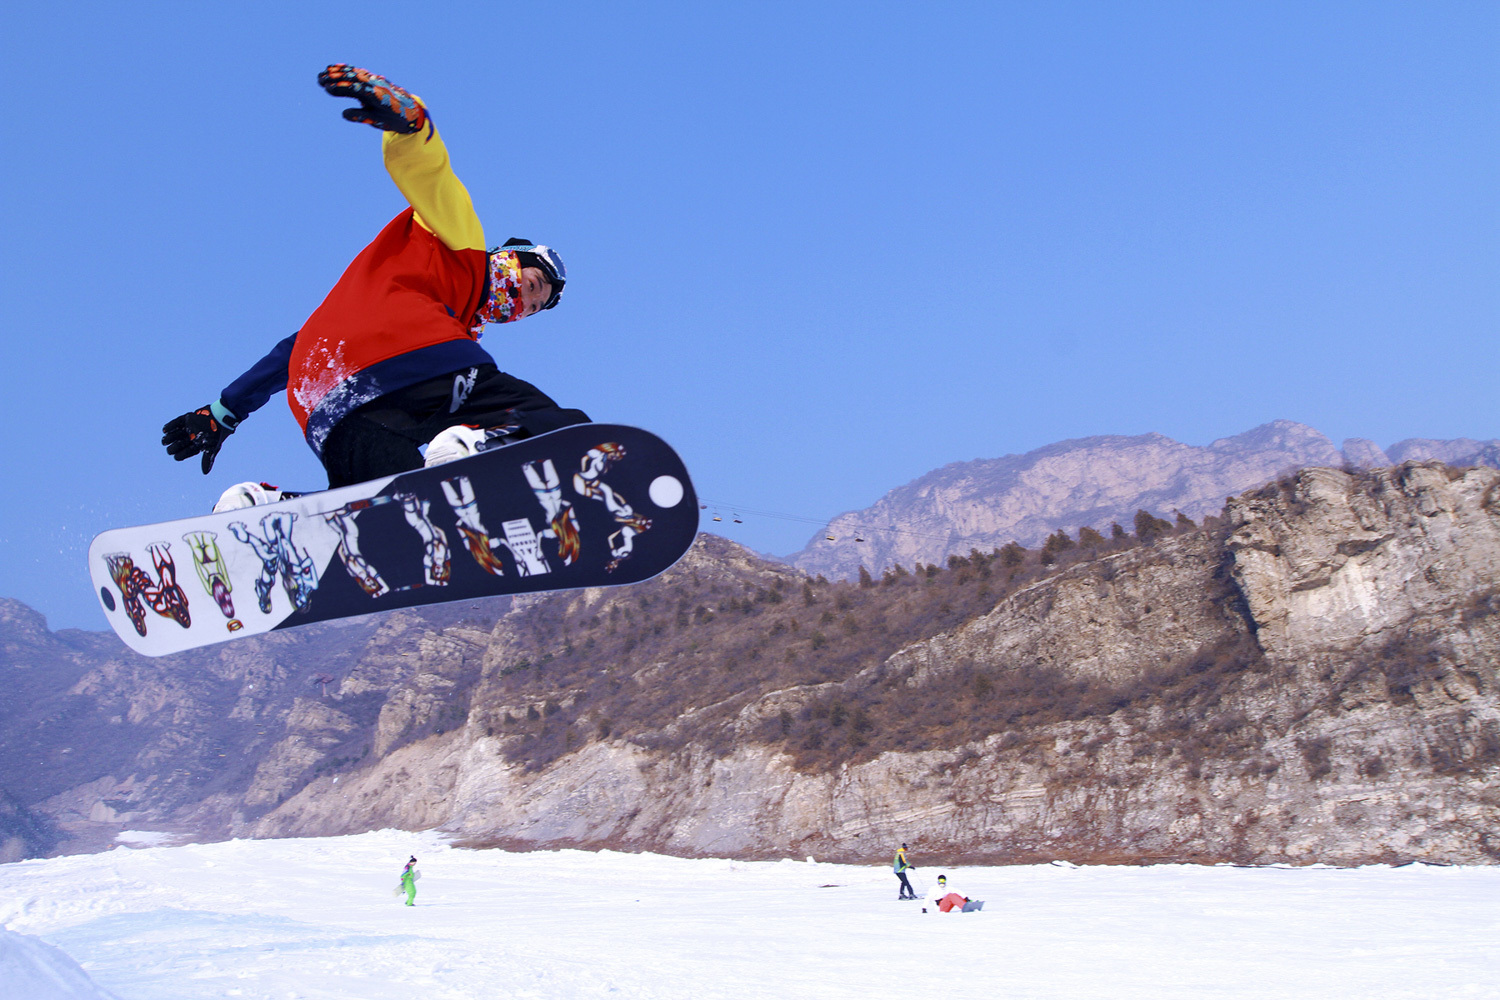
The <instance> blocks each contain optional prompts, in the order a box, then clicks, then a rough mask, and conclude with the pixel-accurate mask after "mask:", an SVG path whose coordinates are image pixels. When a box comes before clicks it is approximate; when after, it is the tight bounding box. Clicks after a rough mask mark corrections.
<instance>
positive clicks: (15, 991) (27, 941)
mask: <svg viewBox="0 0 1500 1000" xmlns="http://www.w3.org/2000/svg"><path fill="white" fill-rule="evenodd" d="M0 983H4V984H5V991H6V992H5V995H6V996H12V997H26V1000H115V996H114V994H113V993H106V992H105V991H104V990H101V989H100V988H99V987H97V986H95V985H94V981H93V980H92V979H90V978H89V974H88V973H87V972H84V971H83V970H82V969H81V968H79V967H78V963H77V962H75V961H73V960H72V959H71V958H69V957H68V956H67V954H66V953H65V952H63V951H61V950H60V949H57V948H54V947H52V946H51V945H50V944H48V943H47V942H45V941H43V940H42V939H41V938H35V937H32V936H31V935H30V934H17V933H15V932H14V931H7V930H4V929H0Z"/></svg>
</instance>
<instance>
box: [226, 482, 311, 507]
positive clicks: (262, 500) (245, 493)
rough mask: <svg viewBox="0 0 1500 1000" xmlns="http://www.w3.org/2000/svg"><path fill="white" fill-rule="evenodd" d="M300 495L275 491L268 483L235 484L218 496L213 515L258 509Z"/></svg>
mask: <svg viewBox="0 0 1500 1000" xmlns="http://www.w3.org/2000/svg"><path fill="white" fill-rule="evenodd" d="M301 495H302V494H300V493H294V492H292V491H291V490H282V489H277V488H276V487H275V486H272V485H271V484H270V483H235V484H234V485H233V486H231V487H229V489H227V490H225V491H224V492H223V493H222V494H221V495H220V496H219V502H218V503H216V504H214V513H215V514H222V513H224V512H225V511H227V510H240V509H241V508H244V507H259V506H260V505H262V504H268V503H275V502H276V501H278V500H289V499H291V498H292V497H297V496H301Z"/></svg>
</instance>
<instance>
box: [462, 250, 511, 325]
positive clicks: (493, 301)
mask: <svg viewBox="0 0 1500 1000" xmlns="http://www.w3.org/2000/svg"><path fill="white" fill-rule="evenodd" d="M521 312H522V307H521V260H520V258H519V257H518V256H517V254H516V252H515V251H514V250H494V251H491V253H490V297H489V299H487V300H486V301H485V303H484V305H482V306H480V307H479V311H478V312H477V313H475V314H474V326H473V327H472V329H473V331H474V334H475V336H478V335H479V332H480V331H481V330H482V329H483V328H484V325H485V324H486V323H511V322H514V321H515V320H518V319H520V318H521Z"/></svg>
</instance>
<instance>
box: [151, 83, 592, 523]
mask: <svg viewBox="0 0 1500 1000" xmlns="http://www.w3.org/2000/svg"><path fill="white" fill-rule="evenodd" d="M318 83H319V84H320V85H322V87H323V89H324V90H326V91H327V92H328V93H329V94H332V95H333V96H335V97H352V98H354V99H356V100H357V101H359V103H360V106H359V107H353V108H346V109H344V112H343V115H344V117H345V118H346V119H348V120H349V121H352V122H364V123H366V124H369V125H373V126H374V127H376V128H377V129H380V130H382V131H383V132H384V133H385V135H384V136H383V138H382V142H381V149H382V152H383V155H384V158H385V166H386V170H387V171H389V172H390V175H391V179H392V180H394V181H395V182H396V187H397V188H399V189H400V191H401V193H402V194H403V195H404V196H405V197H406V200H407V202H408V203H409V205H410V207H409V208H407V209H406V210H404V211H402V212H401V213H400V214H399V215H397V216H396V217H395V219H393V220H392V221H391V222H390V223H389V224H388V225H387V226H386V227H385V228H384V229H383V230H381V232H380V235H379V236H377V237H376V238H375V240H374V242H372V243H371V244H370V245H369V246H367V247H365V249H364V250H363V251H361V252H360V254H359V256H357V257H356V258H355V259H354V261H353V263H351V264H350V265H349V267H348V268H347V269H346V270H345V271H344V274H343V276H342V277H341V278H339V280H338V283H337V284H336V285H334V286H333V290H332V291H330V292H329V293H328V296H327V297H326V298H325V299H324V300H323V304H322V305H320V306H319V307H318V308H317V310H316V311H314V312H313V314H312V315H311V316H310V317H308V319H307V321H306V322H305V323H303V325H302V328H301V329H300V330H298V331H297V332H296V333H295V334H293V335H292V336H290V337H287V338H286V339H285V340H282V341H281V342H280V343H279V344H277V345H276V346H275V347H274V348H272V349H271V352H270V353H269V354H267V355H266V356H265V357H264V358H262V359H261V360H260V361H258V362H256V364H255V365H254V366H252V367H251V368H250V370H249V371H247V372H245V373H244V374H243V375H241V376H240V377H239V378H237V379H235V380H234V381H233V382H231V383H230V384H229V386H228V387H226V388H225V389H224V391H223V392H222V393H221V394H220V396H219V398H218V399H216V400H214V401H213V402H212V403H208V404H206V405H204V406H200V407H198V409H196V410H193V411H191V412H189V413H184V414H183V415H182V416H180V417H176V418H174V419H173V420H171V421H168V422H167V424H166V425H165V426H164V427H163V428H162V444H163V445H165V446H166V448H167V451H168V453H169V454H170V455H171V456H172V457H173V458H175V459H177V460H178V461H179V462H180V461H183V460H184V459H187V458H190V457H191V456H193V455H199V454H201V455H202V456H203V461H202V465H203V473H204V475H207V474H208V472H209V470H210V469H212V468H213V464H214V457H215V456H216V455H218V453H219V449H220V448H221V447H222V446H223V444H224V440H225V438H227V437H228V436H229V435H230V434H232V433H233V432H234V430H235V428H237V427H238V426H239V424H240V422H241V421H243V420H244V419H245V418H246V417H248V416H249V415H250V414H251V413H253V412H254V411H256V410H257V409H259V408H260V407H261V406H263V405H264V404H265V403H266V401H267V400H268V399H270V397H271V396H272V395H273V394H275V393H277V392H279V391H281V390H283V389H285V390H286V394H287V401H288V403H289V404H290V405H291V409H292V414H293V416H295V417H296V418H297V422H298V423H299V424H300V425H301V426H302V430H303V435H304V437H305V438H306V441H307V444H308V446H309V447H311V448H312V450H313V453H314V454H316V455H317V456H318V459H319V460H320V461H321V462H322V463H323V467H324V469H326V470H327V472H328V485H329V486H330V487H335V486H346V485H349V484H351V483H358V482H364V481H366V480H369V479H374V478H377V477H380V476H387V475H394V474H395V473H398V472H406V471H408V470H411V469H417V468H421V467H422V466H423V464H424V457H423V455H422V453H421V452H420V451H419V450H418V449H419V447H420V446H422V445H427V452H426V457H425V464H428V465H435V464H438V463H440V462H443V461H451V460H452V459H455V458H462V457H464V456H466V455H470V454H473V453H475V452H479V451H484V450H486V449H488V448H494V447H498V446H500V445H503V444H506V443H508V442H510V441H514V440H518V439H520V438H525V437H530V436H532V435H534V434H541V433H544V432H546V431H551V430H556V429H557V428H559V427H565V426H568V425H570V424H577V423H587V422H588V420H589V418H588V416H587V415H586V414H585V413H584V412H583V411H581V410H573V409H564V408H562V407H560V406H558V405H557V403H555V402H553V400H552V399H551V398H550V397H548V396H547V395H545V394H544V393H543V392H541V391H540V390H539V389H537V388H536V387H535V386H533V385H531V384H530V383H528V382H523V381H522V380H520V379H518V378H515V377H513V376H511V375H508V374H506V373H504V372H502V371H500V370H499V369H498V368H497V367H496V366H495V362H494V359H493V358H491V357H490V355H489V354H488V353H487V352H486V351H485V350H484V349H483V348H482V347H480V346H479V344H478V340H479V336H480V334H481V332H482V331H483V328H484V325H485V324H486V323H510V322H514V321H515V320H518V319H522V318H524V317H526V316H530V315H532V314H533V313H536V312H539V311H541V310H543V309H551V308H552V307H553V306H555V305H557V302H558V298H559V296H561V295H562V291H563V285H564V283H565V282H566V280H567V270H566V269H565V268H564V267H563V263H562V259H561V258H560V257H558V255H557V254H556V252H554V251H553V250H551V249H549V248H547V247H545V246H539V245H536V244H533V243H531V242H529V241H527V240H522V239H511V240H509V241H508V242H507V243H506V244H505V245H504V246H500V247H495V248H493V249H490V250H488V251H486V250H485V239H484V229H483V227H482V226H481V225H480V222H479V217H478V216H477V215H476V214H475V212H474V206H473V203H472V202H471V201H470V199H469V193H468V191H467V190H465V188H464V186H463V184H462V182H460V181H459V179H458V178H457V177H456V176H455V175H454V173H453V170H452V168H451V167H450V166H449V162H448V150H447V147H446V146H444V144H443V140H442V137H441V136H439V135H438V132H437V129H436V127H435V126H434V125H433V122H432V118H431V116H430V115H429V114H428V112H427V107H426V105H425V104H424V103H423V102H422V101H421V99H420V98H417V97H416V96H414V95H412V94H410V93H408V92H407V91H405V90H403V89H401V88H400V87H397V86H395V85H394V84H392V83H391V82H390V81H388V80H386V79H385V78H384V77H381V76H378V75H376V74H374V73H371V72H369V71H367V70H363V69H358V68H355V67H353V66H348V65H343V64H338V65H333V66H329V67H328V68H327V69H325V70H324V71H323V72H321V73H319V74H318ZM515 176H516V177H517V179H518V184H519V186H521V188H522V190H523V191H524V190H525V187H526V186H529V185H531V184H533V183H534V182H535V180H536V179H535V177H533V176H532V175H530V174H528V173H525V172H516V173H515ZM281 498H282V493H281V492H280V491H278V490H276V489H275V487H271V486H267V485H266V484H264V483H239V484H237V485H235V486H232V487H230V488H229V489H228V490H226V491H225V492H224V495H223V496H222V497H221V498H220V501H219V504H218V505H216V506H215V510H228V509H233V508H236V507H247V506H252V505H254V504H259V503H272V502H274V501H276V500H279V499H281Z"/></svg>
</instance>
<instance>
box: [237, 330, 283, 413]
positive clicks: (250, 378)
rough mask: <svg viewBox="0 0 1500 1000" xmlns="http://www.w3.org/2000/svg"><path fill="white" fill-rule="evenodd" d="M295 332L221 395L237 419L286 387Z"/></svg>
mask: <svg viewBox="0 0 1500 1000" xmlns="http://www.w3.org/2000/svg"><path fill="white" fill-rule="evenodd" d="M296 341H297V335H296V334H295V333H294V334H292V335H291V336H290V337H287V338H286V339H285V340H283V341H281V343H279V344H277V345H276V346H275V347H273V348H271V350H270V353H268V354H267V355H266V356H265V357H263V358H261V359H260V360H259V361H257V362H255V364H253V365H251V366H250V370H249V371H247V372H245V374H243V375H241V376H240V377H239V378H237V379H235V380H234V381H233V382H231V383H229V385H227V386H226V387H225V388H224V391H223V392H221V393H220V394H219V402H221V403H223V404H224V406H225V407H226V408H227V409H228V410H229V412H231V413H233V414H234V416H235V418H236V419H237V420H244V419H245V418H246V417H248V416H249V415H250V414H252V413H254V412H255V411H256V410H258V409H260V408H261V407H262V406H265V405H266V401H267V400H268V399H270V398H271V397H272V396H274V395H276V394H277V393H278V392H282V391H283V390H285V389H286V380H287V375H286V371H287V363H288V362H289V361H290V360H291V357H292V345H293V344H294V343H296Z"/></svg>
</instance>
